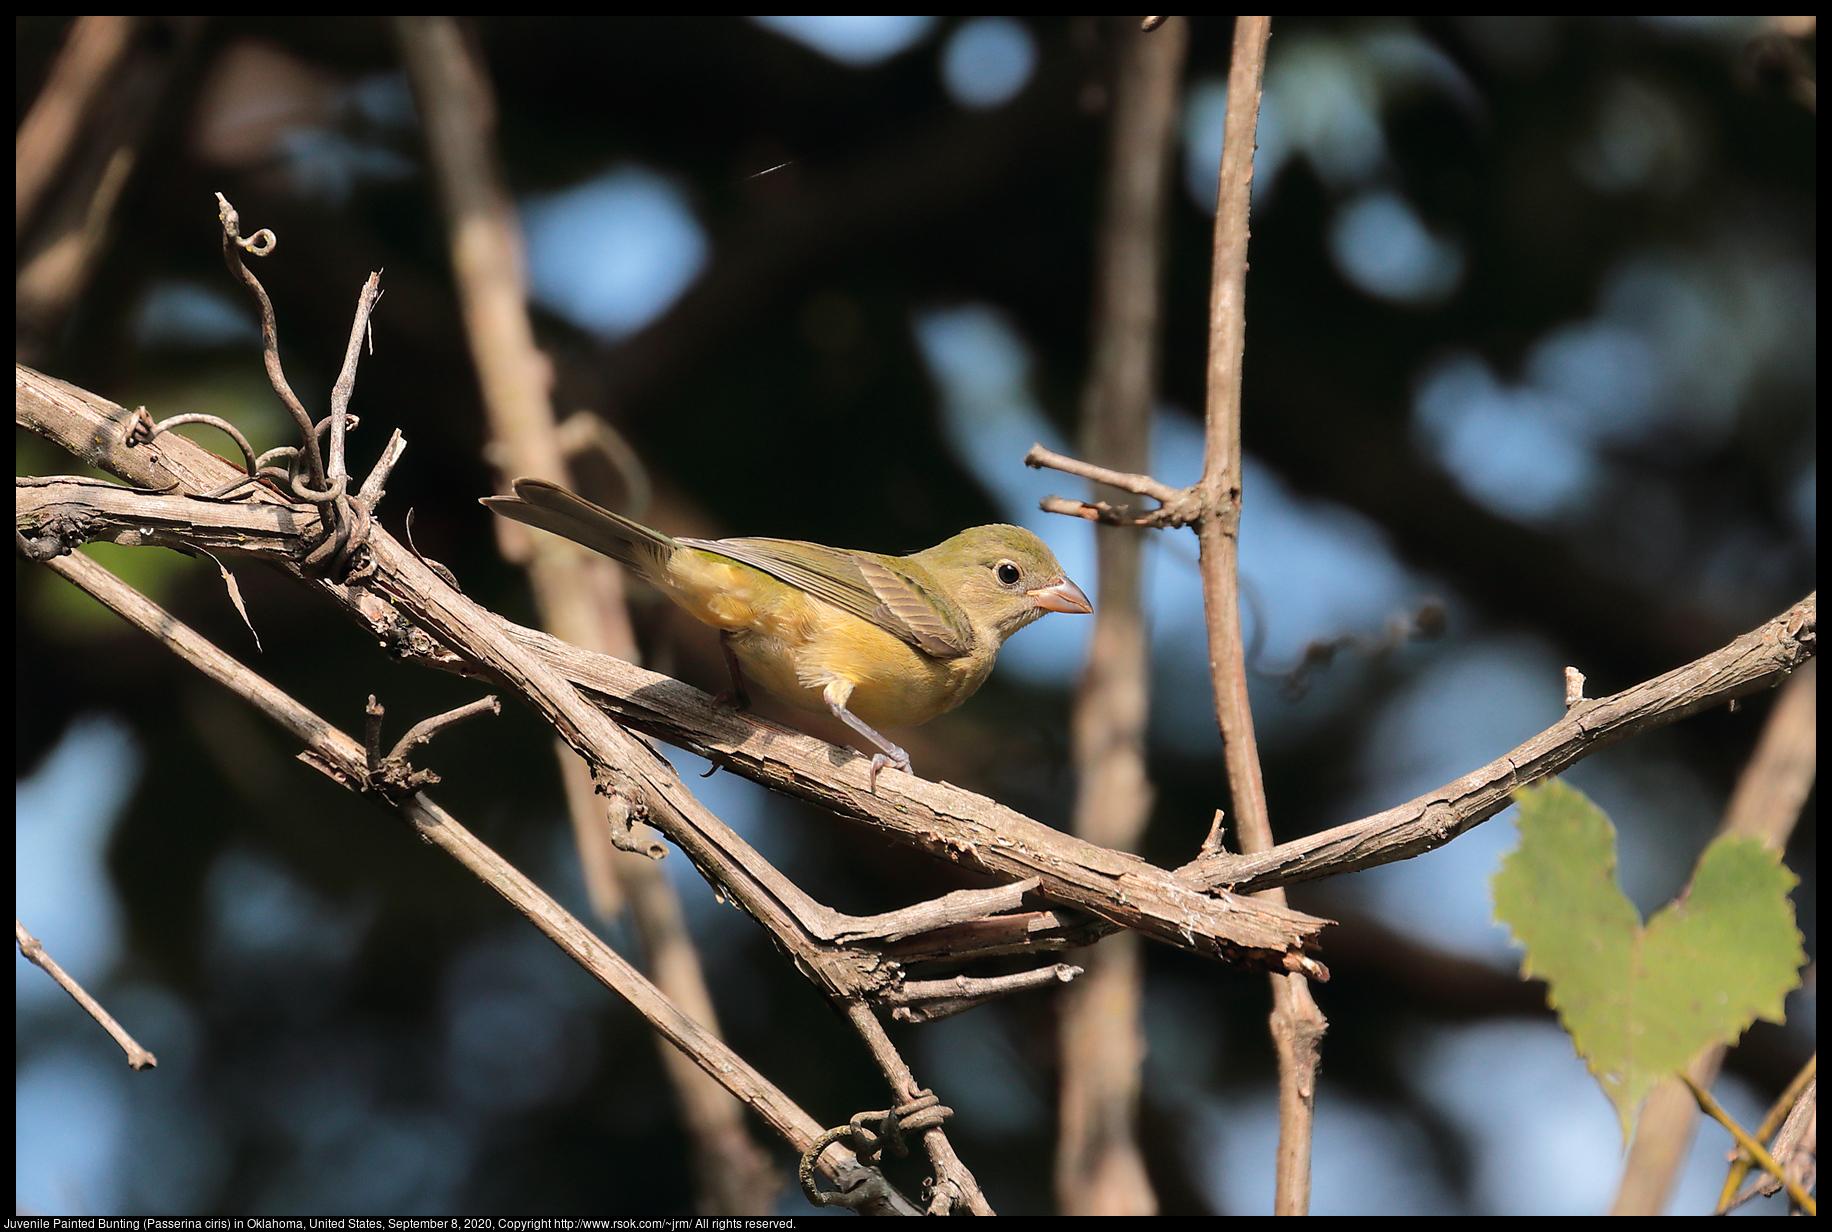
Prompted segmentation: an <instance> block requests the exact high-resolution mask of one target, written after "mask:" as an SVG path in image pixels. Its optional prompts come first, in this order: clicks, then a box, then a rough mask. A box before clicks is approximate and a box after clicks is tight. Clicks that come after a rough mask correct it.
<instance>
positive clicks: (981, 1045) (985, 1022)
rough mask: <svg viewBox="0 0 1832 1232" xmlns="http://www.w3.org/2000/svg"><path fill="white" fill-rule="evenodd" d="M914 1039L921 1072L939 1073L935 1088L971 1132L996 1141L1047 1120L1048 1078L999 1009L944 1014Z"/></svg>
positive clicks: (962, 1126)
mask: <svg viewBox="0 0 1832 1232" xmlns="http://www.w3.org/2000/svg"><path fill="white" fill-rule="evenodd" d="M915 1038H916V1043H917V1046H918V1048H919V1049H920V1050H921V1054H922V1062H921V1069H922V1072H923V1073H925V1074H928V1073H934V1074H936V1075H938V1076H939V1077H938V1078H937V1083H938V1085H937V1086H936V1088H935V1089H936V1090H938V1091H942V1090H945V1091H947V1092H948V1099H949V1102H950V1103H951V1105H952V1106H953V1108H954V1115H955V1119H956V1121H957V1122H958V1123H959V1125H960V1126H961V1128H962V1129H963V1130H965V1131H966V1132H968V1133H971V1134H974V1135H976V1136H979V1137H982V1138H987V1139H992V1140H998V1139H1004V1138H1012V1137H1015V1136H1017V1135H1019V1134H1023V1133H1027V1132H1030V1131H1032V1130H1034V1129H1036V1128H1037V1127H1038V1126H1039V1125H1041V1124H1043V1123H1044V1122H1045V1121H1046V1120H1047V1118H1048V1114H1049V1109H1048V1104H1047V1103H1046V1096H1045V1092H1044V1089H1043V1083H1044V1082H1045V1081H1046V1080H1045V1077H1044V1075H1043V1074H1042V1072H1040V1070H1039V1069H1038V1067H1037V1065H1036V1062H1035V1060H1034V1058H1032V1057H1031V1056H1030V1055H1028V1053H1027V1052H1026V1050H1025V1049H1024V1048H1022V1047H1020V1046H1019V1044H1018V1042H1017V1041H1016V1040H1015V1039H1014V1038H1013V1036H1012V1030H1011V1024H1010V1022H1009V1021H1008V1020H1007V1019H1006V1017H1005V1015H1004V1014H1003V1013H1001V1012H999V1010H998V1007H996V1006H993V1007H987V1008H985V1009H982V1010H980V1011H978V1012H976V1013H972V1014H958V1015H956V1016H954V1017H952V1018H944V1019H942V1020H941V1021H940V1022H937V1023H933V1024H931V1025H929V1026H925V1027H924V1028H923V1029H922V1033H921V1034H920V1035H918V1036H916V1037H915ZM941 1083H945V1084H946V1085H945V1086H944V1085H939V1084H941Z"/></svg>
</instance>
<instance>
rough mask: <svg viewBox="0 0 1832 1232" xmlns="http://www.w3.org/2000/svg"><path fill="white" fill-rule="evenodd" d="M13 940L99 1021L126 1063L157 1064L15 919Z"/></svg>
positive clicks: (137, 1065)
mask: <svg viewBox="0 0 1832 1232" xmlns="http://www.w3.org/2000/svg"><path fill="white" fill-rule="evenodd" d="M13 940H14V941H15V942H17V943H18V945H19V952H20V953H21V954H23V955H25V958H26V961H27V962H29V963H31V964H32V965H33V966H35V967H37V968H38V969H39V970H41V971H43V972H44V973H45V974H46V975H48V976H50V977H51V978H52V979H54V980H56V981H57V986H58V987H59V988H62V989H63V990H64V991H65V992H67V993H69V994H70V996H71V997H72V998H73V999H74V1000H75V1001H76V1003H77V1004H78V1005H80V1006H82V1007H83V1009H84V1010H85V1011H87V1012H88V1014H89V1016H90V1017H91V1018H93V1019H95V1020H96V1022H98V1023H100V1024H101V1026H102V1030H104V1031H106V1032H108V1034H109V1036H110V1037H112V1038H113V1040H114V1042H115V1043H117V1044H119V1045H120V1046H121V1051H122V1052H124V1053H126V1054H127V1064H128V1065H129V1066H131V1067H132V1068H134V1069H151V1068H153V1067H154V1066H156V1065H158V1064H159V1058H158V1057H155V1056H154V1055H153V1054H152V1053H150V1052H148V1051H147V1050H146V1049H144V1048H142V1047H140V1045H139V1042H138V1041H136V1040H135V1039H134V1037H133V1036H131V1035H129V1034H128V1033H127V1031H126V1029H125V1028H123V1027H122V1026H121V1024H120V1023H118V1022H116V1021H115V1020H114V1015H112V1014H110V1013H109V1012H108V1011H107V1010H105V1009H103V1008H102V1003H101V1002H99V1001H97V1000H96V999H95V998H94V997H92V996H90V995H89V993H88V992H87V991H86V990H85V989H84V988H83V986H82V985H81V984H79V983H77V982H76V981H75V980H73V979H71V978H70V973H69V972H67V971H65V970H64V969H63V968H62V967H60V966H58V965H57V961H56V960H55V959H53V958H52V957H51V956H50V955H49V954H47V953H45V947H44V945H43V944H42V943H40V942H39V940H38V938H36V937H34V936H33V935H32V934H31V933H28V932H27V931H26V930H25V925H24V924H21V923H20V922H19V920H18V919H16V918H15V919H14V920H13Z"/></svg>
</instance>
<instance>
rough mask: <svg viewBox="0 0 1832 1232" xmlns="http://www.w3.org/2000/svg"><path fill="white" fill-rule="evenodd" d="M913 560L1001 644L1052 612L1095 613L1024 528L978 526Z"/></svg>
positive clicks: (1047, 551) (1045, 548) (1046, 548)
mask: <svg viewBox="0 0 1832 1232" xmlns="http://www.w3.org/2000/svg"><path fill="white" fill-rule="evenodd" d="M913 559H915V560H916V561H918V562H920V563H921V564H922V566H923V567H924V568H926V569H927V570H928V571H929V572H930V573H931V574H933V575H934V576H935V580H936V581H937V582H939V583H940V584H941V586H942V589H943V590H944V591H945V592H946V593H947V595H948V597H949V598H950V599H952V600H953V601H954V602H956V603H958V604H960V605H961V607H962V608H963V609H964V610H965V611H966V612H967V614H968V616H969V617H970V618H971V619H972V621H973V623H974V625H975V626H977V627H979V628H981V629H989V630H990V631H992V632H993V633H995V634H996V635H997V637H998V639H999V640H1000V641H1001V642H1003V641H1004V640H1005V639H1006V638H1008V637H1010V636H1011V635H1012V634H1014V633H1016V632H1017V631H1018V630H1019V629H1022V628H1023V627H1024V626H1025V625H1027V624H1029V623H1030V622H1031V621H1033V620H1035V619H1037V618H1038V617H1039V616H1042V615H1043V614H1045V613H1046V612H1092V611H1093V610H1094V607H1093V605H1092V604H1090V603H1089V602H1088V596H1086V595H1084V594H1083V593H1082V592H1081V587H1079V586H1077V585H1076V584H1075V583H1073V582H1071V581H1070V580H1069V579H1068V578H1067V577H1066V576H1065V575H1064V574H1063V572H1062V566H1061V565H1060V564H1058V563H1057V562H1056V555H1055V553H1053V552H1051V551H1050V549H1049V546H1048V545H1047V544H1045V543H1044V542H1043V540H1041V539H1039V538H1037V536H1035V535H1033V534H1032V533H1031V532H1030V531H1028V530H1025V529H1024V528H1023V527H1022V526H1003V525H993V526H975V527H973V528H972V529H970V530H964V531H962V532H961V533H960V534H958V535H956V536H954V538H952V539H947V540H944V541H942V542H941V543H938V544H936V545H935V546H934V547H932V548H930V549H929V550H928V551H926V552H918V553H917V554H916V555H915V557H914V558H913Z"/></svg>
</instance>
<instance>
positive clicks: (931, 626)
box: [676, 539, 975, 659]
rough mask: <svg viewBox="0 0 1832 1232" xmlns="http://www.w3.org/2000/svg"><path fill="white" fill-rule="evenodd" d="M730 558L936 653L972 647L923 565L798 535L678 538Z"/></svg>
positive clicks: (950, 655) (953, 654)
mask: <svg viewBox="0 0 1832 1232" xmlns="http://www.w3.org/2000/svg"><path fill="white" fill-rule="evenodd" d="M676 542H677V543H680V544H683V545H685V546H688V547H695V548H699V549H701V550H702V551H706V552H714V553H717V554H718V555H720V556H727V557H730V558H731V559H732V560H735V561H738V562H739V563H741V564H746V565H749V566H751V567H752V568H754V569H761V570H762V571H763V572H765V573H767V574H769V575H770V576H771V577H773V578H777V579H779V580H781V581H784V582H787V583H788V584H789V585H791V586H793V587H795V588H797V589H798V590H803V591H806V592H807V593H808V594H811V595H813V596H814V597H815V598H817V599H820V600H821V601H823V602H825V603H830V604H832V605H833V606H834V607H837V608H839V609H840V610H841V611H843V612H850V613H851V614H852V615H854V616H857V617H858V618H859V619H861V620H866V621H870V622H871V623H872V624H874V625H877V626H878V627H879V628H881V629H883V630H884V631H886V632H887V633H890V634H892V635H893V636H895V637H897V638H899V639H901V640H903V641H905V642H907V643H909V644H910V645H911V646H914V647H915V648H916V649H918V650H920V651H922V652H923V653H925V654H929V655H933V656H934V657H936V658H938V659H956V658H960V657H961V656H963V655H968V654H971V653H972V652H973V647H974V642H975V638H974V633H973V626H972V625H971V624H969V623H968V622H967V620H966V618H965V617H964V616H963V615H962V614H961V613H960V612H959V611H958V610H956V608H955V605H954V604H952V603H949V602H948V601H947V600H946V599H945V598H943V597H942V596H941V595H940V594H939V593H938V592H937V591H936V589H935V586H934V584H933V583H932V582H931V581H929V580H927V579H925V578H923V577H921V576H920V575H919V574H918V572H917V570H916V569H914V568H910V567H908V566H907V565H906V566H904V567H901V568H900V567H898V566H899V564H902V562H892V561H887V560H886V559H885V558H883V557H878V556H872V555H868V554H866V553H864V552H848V551H846V550H844V549H842V548H830V547H826V546H825V545H823V544H819V543H803V542H801V541H800V540H796V539H678V540H676Z"/></svg>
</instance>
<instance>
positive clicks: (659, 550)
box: [483, 479, 680, 581]
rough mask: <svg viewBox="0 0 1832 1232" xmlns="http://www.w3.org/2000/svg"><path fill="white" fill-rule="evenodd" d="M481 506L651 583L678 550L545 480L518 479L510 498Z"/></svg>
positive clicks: (654, 532)
mask: <svg viewBox="0 0 1832 1232" xmlns="http://www.w3.org/2000/svg"><path fill="white" fill-rule="evenodd" d="M483 503H484V504H485V505H488V506H489V507H490V508H491V509H493V510H494V511H496V512H497V513H500V514H502V515H503V516H504V517H505V518H513V519H514V520H515V521H517V522H523V523H526V524H527V525H529V526H534V527H538V528H540V529H541V530H547V531H552V532H553V533H554V534H556V535H561V536H564V537H565V538H567V539H571V540H572V541H573V542H574V543H580V544H584V545H585V546H586V547H588V548H590V549H591V550H592V551H594V552H601V553H603V554H604V555H606V556H609V557H610V558H611V559H613V560H618V561H622V562H623V563H624V564H626V565H628V566H629V567H630V568H632V569H634V570H636V572H638V573H640V574H642V575H643V576H644V577H646V578H648V579H650V580H651V581H654V580H659V579H661V578H663V577H665V576H666V575H667V571H668V558H669V557H671V556H673V555H674V552H675V549H676V548H677V547H679V546H680V545H679V544H677V543H675V541H674V540H673V539H670V538H669V537H668V536H667V535H664V534H662V533H661V532H660V531H658V530H650V529H649V528H648V527H647V526H644V525H643V524H642V523H641V522H632V521H631V520H630V519H629V518H626V517H624V516H623V515H622V514H618V513H612V512H611V511H610V510H609V509H604V508H601V507H599V506H597V505H594V504H592V503H591V502H590V501H588V500H586V499H584V498H583V497H580V496H575V495H574V494H573V493H571V492H568V491H567V490H566V489H565V488H562V487H560V486H559V485H558V484H552V483H548V482H547V481H546V480H544V479H517V480H516V481H515V495H514V496H486V497H484V498H483Z"/></svg>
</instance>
